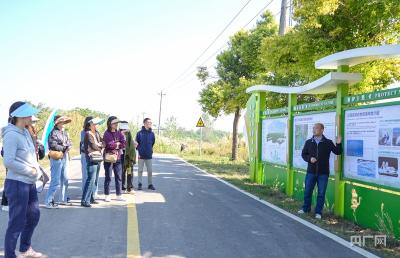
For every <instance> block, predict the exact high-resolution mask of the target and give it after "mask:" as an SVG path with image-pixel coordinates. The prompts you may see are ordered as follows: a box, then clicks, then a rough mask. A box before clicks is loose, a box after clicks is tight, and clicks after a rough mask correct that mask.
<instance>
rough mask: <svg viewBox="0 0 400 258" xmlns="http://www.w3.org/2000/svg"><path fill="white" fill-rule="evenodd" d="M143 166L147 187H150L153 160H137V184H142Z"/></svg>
mask: <svg viewBox="0 0 400 258" xmlns="http://www.w3.org/2000/svg"><path fill="white" fill-rule="evenodd" d="M144 165H146V170H147V182H148V185H152V184H153V160H151V159H139V160H138V182H139V184H141V183H142V177H143V168H144Z"/></svg>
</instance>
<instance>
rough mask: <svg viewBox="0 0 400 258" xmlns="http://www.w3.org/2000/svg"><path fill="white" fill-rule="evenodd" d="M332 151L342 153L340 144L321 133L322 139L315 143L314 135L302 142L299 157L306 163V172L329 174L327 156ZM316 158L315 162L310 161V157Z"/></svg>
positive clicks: (337, 153)
mask: <svg viewBox="0 0 400 258" xmlns="http://www.w3.org/2000/svg"><path fill="white" fill-rule="evenodd" d="M331 152H333V153H334V154H336V155H340V154H342V144H341V143H338V144H336V145H335V144H334V143H333V142H332V141H331V140H329V139H327V138H326V137H325V136H324V135H322V139H321V141H320V142H319V144H318V145H317V142H316V141H315V139H314V137H313V138H311V139H308V140H307V141H306V143H305V144H304V147H303V151H302V152H301V157H302V158H303V159H304V161H305V162H307V163H308V166H307V173H313V174H317V175H329V157H330V155H331ZM312 157H314V158H316V159H317V162H315V163H311V161H310V160H311V158H312Z"/></svg>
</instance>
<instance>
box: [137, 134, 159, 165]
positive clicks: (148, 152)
mask: <svg viewBox="0 0 400 258" xmlns="http://www.w3.org/2000/svg"><path fill="white" fill-rule="evenodd" d="M136 141H137V143H138V146H137V150H138V152H139V159H152V158H153V145H154V143H155V142H156V137H155V135H154V133H153V131H152V130H151V128H150V129H149V130H146V128H144V126H143V127H142V130H140V131H139V132H138V133H137V134H136Z"/></svg>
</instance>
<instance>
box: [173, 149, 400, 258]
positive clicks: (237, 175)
mask: <svg viewBox="0 0 400 258" xmlns="http://www.w3.org/2000/svg"><path fill="white" fill-rule="evenodd" d="M181 157H182V158H183V159H185V160H186V161H188V162H190V163H192V164H194V165H196V166H198V167H199V168H201V169H204V170H206V171H207V172H209V173H211V174H214V175H216V176H218V177H219V178H221V179H223V180H225V181H227V182H229V183H231V184H233V185H235V186H237V187H239V188H240V189H243V190H245V191H246V192H249V193H251V194H253V195H255V196H257V197H259V198H260V199H263V200H266V201H268V202H270V203H272V204H274V205H276V206H278V207H280V208H282V209H284V210H286V211H288V212H290V213H292V214H295V215H296V216H297V211H298V210H299V209H300V207H301V206H302V201H299V200H295V199H293V198H290V197H288V196H287V195H286V194H285V193H283V192H281V191H280V190H279V189H278V188H274V187H267V186H265V185H260V184H256V183H253V182H251V181H250V179H249V175H248V171H249V167H248V163H247V162H245V161H243V160H242V161H234V162H232V161H229V159H228V158H224V157H216V156H209V155H202V156H198V155H192V154H190V153H186V154H182V155H181ZM301 218H303V219H305V220H307V221H309V222H311V223H313V224H315V225H317V226H319V227H321V228H323V229H325V230H327V231H329V232H331V233H333V234H336V235H338V236H339V237H341V238H343V239H345V240H346V241H350V236H353V235H381V234H384V233H381V232H378V231H375V230H372V229H367V228H362V227H360V226H358V225H356V224H354V223H352V222H350V221H348V220H345V219H343V218H340V217H336V216H335V215H333V214H329V213H325V214H324V218H323V220H316V219H315V218H314V217H313V216H312V214H310V215H304V216H301ZM386 241H387V243H386V244H387V247H386V248H384V247H375V246H374V244H373V242H371V241H370V240H367V241H366V247H365V249H367V250H368V251H370V252H372V253H375V254H376V255H378V256H383V257H400V241H399V240H397V239H394V238H387V240H386Z"/></svg>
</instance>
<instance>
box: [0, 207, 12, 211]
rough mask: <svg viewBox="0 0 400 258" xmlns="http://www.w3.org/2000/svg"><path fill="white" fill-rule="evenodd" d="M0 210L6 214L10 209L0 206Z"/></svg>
mask: <svg viewBox="0 0 400 258" xmlns="http://www.w3.org/2000/svg"><path fill="white" fill-rule="evenodd" d="M1 210H2V211H5V212H8V211H9V210H10V208H9V207H8V206H1Z"/></svg>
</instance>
